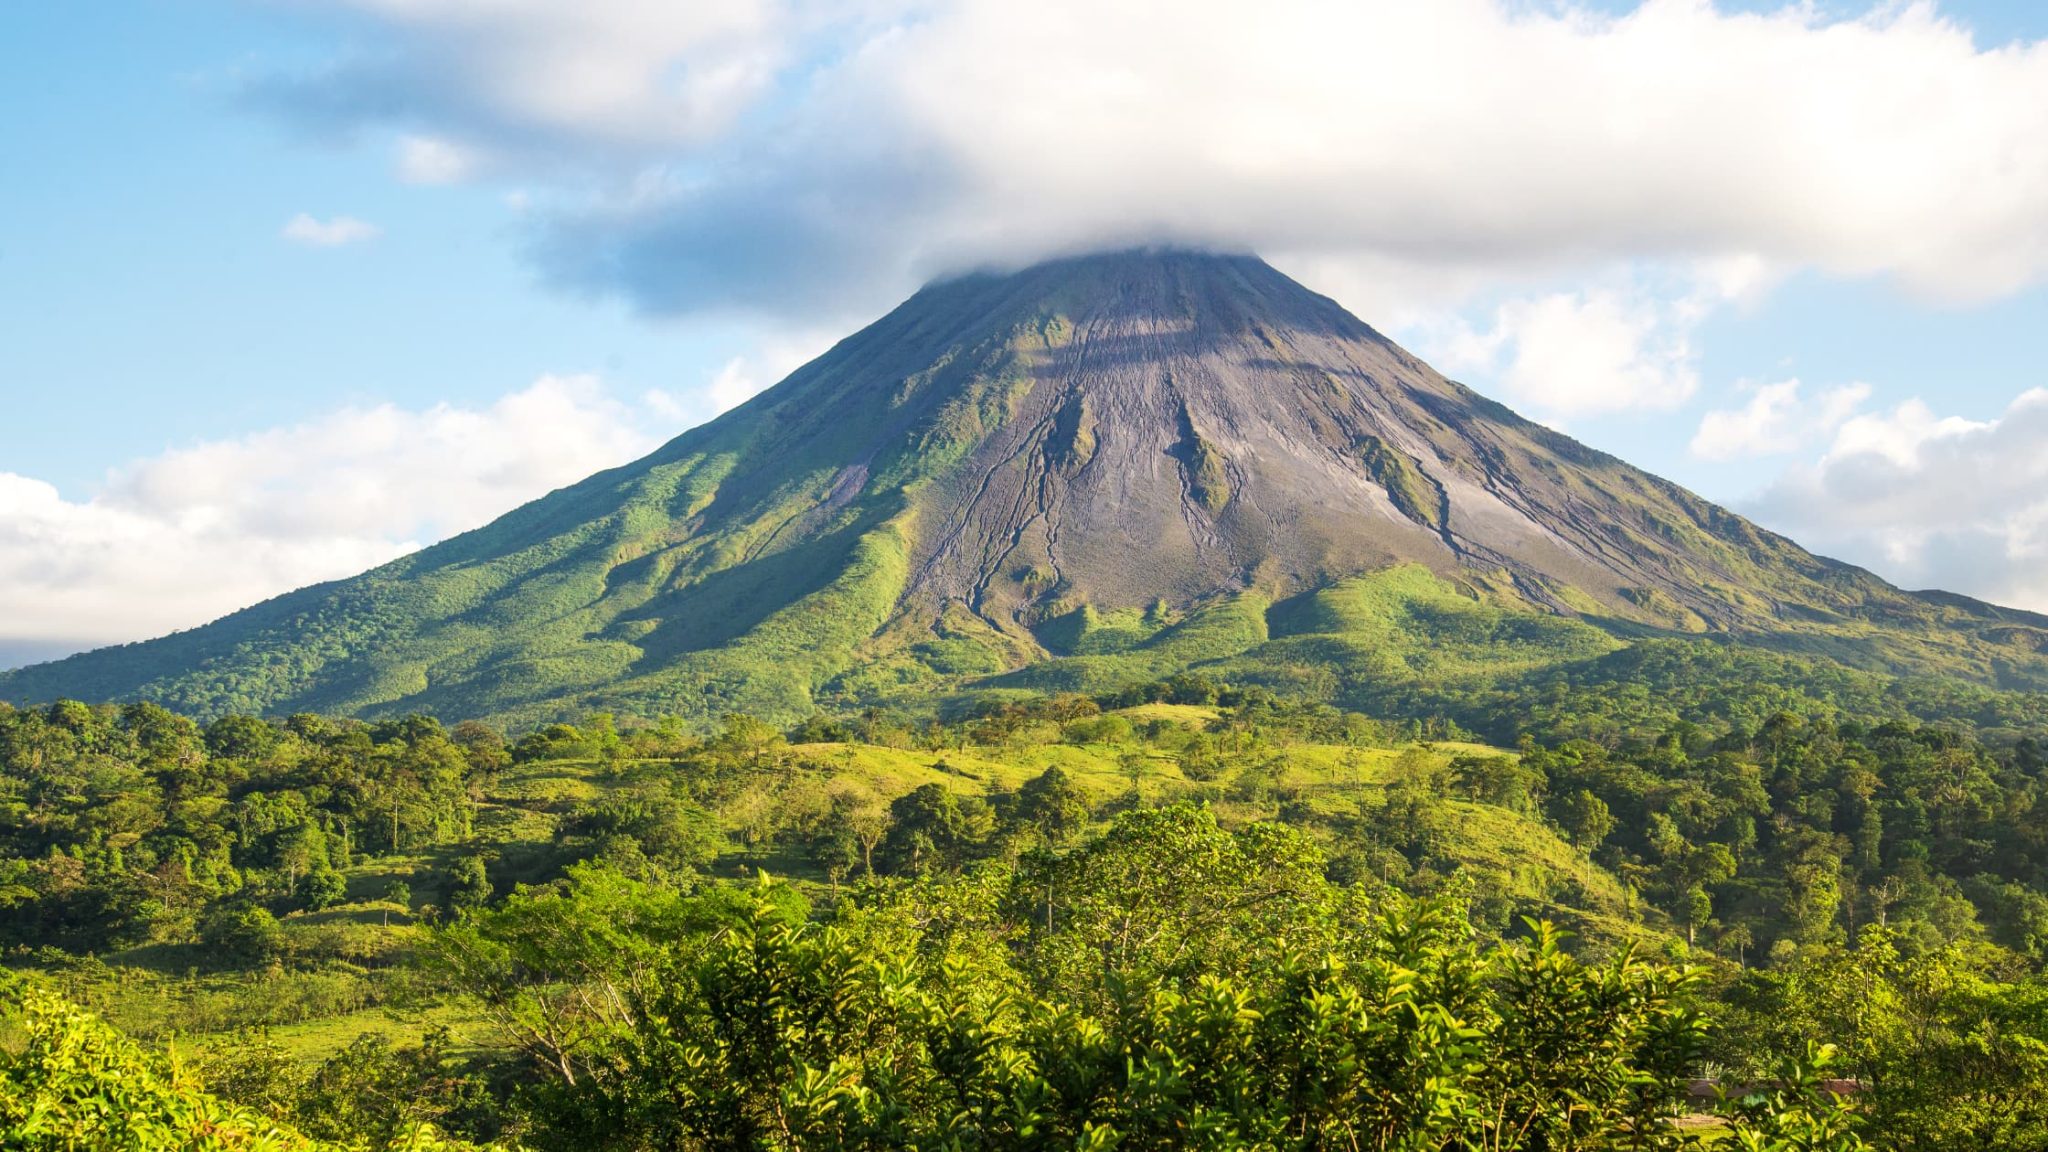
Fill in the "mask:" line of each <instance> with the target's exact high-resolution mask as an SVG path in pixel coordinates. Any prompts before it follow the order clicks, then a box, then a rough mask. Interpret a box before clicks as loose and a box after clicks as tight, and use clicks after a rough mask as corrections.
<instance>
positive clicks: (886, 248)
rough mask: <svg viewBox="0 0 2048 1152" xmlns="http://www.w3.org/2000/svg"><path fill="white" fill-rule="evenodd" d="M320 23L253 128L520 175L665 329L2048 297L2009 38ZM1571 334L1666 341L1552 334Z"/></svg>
mask: <svg viewBox="0 0 2048 1152" xmlns="http://www.w3.org/2000/svg"><path fill="white" fill-rule="evenodd" d="M325 3H326V4H327V5H328V6H330V7H334V8H340V9H344V10H346V11H348V12H351V13H353V14H354V15H355V16H356V18H358V19H359V20H361V21H362V22H363V24H364V28H365V34H364V43H366V44H368V45H370V46H371V48H370V49H369V50H366V51H364V52H362V53H361V54H359V55H358V56H356V57H351V58H349V59H347V60H342V61H337V62H334V63H333V64H331V65H330V66H329V67H328V68H326V69H325V70H322V71H319V72H316V73H313V74H308V75H299V76H293V77H283V78H274V79H273V80H271V81H270V82H268V83H267V84H265V85H264V86H263V87H262V88H261V89H260V91H259V92H258V96H259V98H261V99H264V100H266V101H267V102H268V103H269V104H270V105H271V106H273V107H277V108H281V109H284V110H286V111H287V112H288V113H289V114H291V115H293V116H296V117H298V118H299V119H300V120H301V121H303V122H307V123H313V124H324V125H327V126H329V127H337V128H355V127H363V126H372V125H389V126H394V127H396V128H398V129H400V130H403V131H407V132H422V133H425V134H427V135H429V136H431V137H432V138H433V139H435V140H437V141H443V142H445V143H447V144H448V145H449V146H451V147H460V148H470V149H480V150H484V151H488V152H489V153H490V154H492V155H493V156H497V157H504V158H506V163H507V165H508V167H507V168H506V169H505V170H506V171H517V170H519V168H520V166H521V165H524V167H525V171H526V172H527V173H528V177H527V178H537V179H539V180H541V181H542V182H544V183H546V184H547V185H548V187H549V188H550V189H551V192H552V194H551V195H550V196H549V197H548V199H547V202H546V203H545V205H544V206H543V208H542V210H540V211H537V212H536V213H534V214H533V217H532V222H531V225H530V226H531V227H532V228H533V229H534V231H533V234H532V238H531V239H532V251H533V254H534V256H535V258H536V259H537V260H538V262H539V264H540V265H541V267H542V268H543V270H544V271H545V272H546V273H547V274H548V275H549V276H550V277H551V278H552V279H553V280H554V281H555V282H557V283H559V284H562V285H566V286H569V287H572V288H576V289H579V290H583V291H588V292H593V293H604V294H618V295H621V296H624V297H626V298H628V299H630V300H632V301H634V302H636V303H637V304H639V305H640V306H641V307H643V308H646V309H649V310H653V311H660V312H684V311H692V310H700V309H705V308H719V307H745V308H751V309H757V310H767V311H783V312H785V313H790V314H809V313H810V312H812V311H814V310H815V309H817V308H818V307H819V306H820V305H822V304H840V305H848V304H849V303H854V302H857V303H860V304H862V305H866V304H869V303H872V302H873V301H875V300H879V299H886V298H888V297H889V296H892V295H894V294H897V293H898V292H900V291H901V289H902V287H903V286H904V284H905V283H907V282H908V281H910V280H913V279H915V278H918V277H921V276H924V275H928V274H931V273H934V272H937V271H942V270H949V269H952V268H957V267H960V266H962V265H965V264H972V263H979V262H1004V261H1018V260H1024V259H1029V258H1034V257H1038V256H1042V255H1046V254H1049V253H1053V252H1058V251H1067V250H1072V249H1077V248H1086V247H1094V246H1101V245H1105V244H1122V243H1131V242H1134V241H1156V240H1179V241H1183V242H1189V243H1207V244H1215V245H1222V246H1230V247H1253V248H1257V249H1259V250H1261V251H1265V252H1269V253H1275V254H1280V255H1282V256H1285V257H1288V258H1291V259H1300V260H1309V259H1325V260H1327V259H1342V260H1346V261H1351V262H1354V263H1360V264H1375V265H1380V266H1405V267H1411V268H1412V267H1423V266H1426V267H1432V268H1437V269H1458V268H1464V269H1472V270H1480V271H1483V272H1486V273H1488V274H1491V273H1494V272H1498V271H1499V270H1501V269H1518V270H1524V271H1528V270H1534V271H1536V272H1537V273H1542V272H1546V271H1548V272H1555V271H1557V270H1559V269H1571V268H1583V267H1598V266H1602V265H1603V264H1606V263H1609V262H1613V261H1636V260H1642V259H1658V260H1669V261H1673V262H1678V263H1683V262H1687V261H1693V260H1697V259H1700V258H1720V257H1736V258H1745V259H1751V260H1757V261H1762V262H1765V263H1768V264H1770V265H1771V266H1774V267H1780V268H1787V269H1796V268H1802V267H1814V268H1819V269H1822V270H1824V271H1826V272H1829V273H1833V274H1839V275H1849V276H1869V275H1881V276H1888V277H1893V278H1896V279H1897V280H1898V281H1899V282H1901V283H1903V284H1905V285H1906V286H1908V287H1909V288H1910V289H1912V290H1914V291H1917V292H1921V293H1926V294H1929V295H1931V296H1936V297H1941V298H1945V299H1957V300H1971V299H1981V298H1987V297H1993V296H1997V295H2000V294H2004V293H2009V292H2011V291H2014V290H2016V289H2019V288H2021V287H2024V286H2026V285H2029V284H2032V283H2036V282H2038V281H2040V280H2041V279H2042V278H2043V275H2044V273H2048V46H2044V45H2042V44H2016V45H2010V46H2004V47H1996V48H1990V47H1979V46H1978V45H1977V44H1976V43H1975V42H1974V41H1973V39H1972V37H1971V35H1970V32H1969V31H1968V29H1967V28H1966V27H1964V26H1962V25H1961V24H1959V23H1957V22H1955V21H1953V20H1950V19H1948V18H1947V17H1946V16H1945V15H1944V14H1943V12H1942V11H1941V10H1940V9H1939V8H1938V7H1937V6H1936V5H1934V4H1932V3H1911V4H1903V5H1902V4H1882V5H1873V10H1872V11H1871V12H1870V13H1869V14H1867V15H1863V16H1860V17H1849V18H1843V17H1837V16H1833V15H1828V14H1826V10H1824V9H1823V7H1822V6H1817V5H1788V6H1787V7H1786V8H1785V9H1784V10H1783V11H1780V12H1776V13H1770V14H1751V13H1735V12H1723V11H1720V10H1718V9H1717V8H1716V7H1715V6H1714V5H1713V4H1712V3H1710V2H1708V0H1647V2H1645V3H1643V4H1642V5H1641V6H1640V7H1638V8H1636V9H1635V10H1633V11H1631V12H1628V13H1626V14H1623V15H1620V16H1611V15H1603V14H1596V13H1593V12H1591V11H1588V10H1584V9H1580V8H1577V7H1574V6H1572V5H1570V4H1568V3H1567V4H1558V5H1552V4H1545V5H1528V4H1523V3H1510V2H1508V0H1437V2H1434V3H1430V4H1412V3H1405V2H1396V0H1368V2H1364V3H1356V2H1348V0H1346V2H1339V0H1272V2H1271V3H1268V4H1264V5H1261V6H1260V8H1259V11H1258V13H1257V16H1256V18H1251V17H1249V16H1248V15H1247V12H1246V10H1245V9H1243V8H1241V7H1237V6H1231V5H1194V6H1187V5H1184V6H1181V7H1178V8H1176V9H1174V10H1173V12H1172V14H1171V18H1170V19H1169V18H1165V17H1164V16H1162V12H1161V10H1160V8H1159V7H1158V6H1157V5H1156V4H1152V3H1142V2H1139V0H1086V2H1083V0H1044V2H1043V3H1038V4H1015V3H1011V2H1009V0H961V2H958V3H944V4H939V3H921V2H916V0H814V2H810V3H803V2H795V0H787V2H777V0H721V2H713V3H705V4H693V5H646V4H639V3H632V2H629V0H595V2H593V3H588V4H579V5H574V6H563V5H557V4H551V3H545V2H543V0H510V2H508V3H504V4H492V5H479V4H475V3H473V2H471V0H325ZM565 173H567V174H565ZM1567 313H1572V314H1574V319H1572V320H1567V321H1563V322H1567V323H1579V324H1582V325H1593V326H1595V327H1597V328H1599V329H1600V330H1602V331H1605V332H1608V333H1609V334H1610V336H1613V335H1614V334H1616V333H1621V332H1624V331H1625V330H1628V329H1631V328H1635V327H1639V326H1640V320H1639V318H1637V317H1634V316H1631V315H1630V314H1629V313H1628V312H1627V310H1626V309H1621V308H1618V307H1615V306H1613V305H1612V304H1611V302H1602V301H1599V300H1582V301H1578V302H1572V301H1563V300H1551V301H1548V302H1545V303H1544V304H1543V305H1542V306H1541V307H1538V308H1536V309H1534V310H1533V311H1532V313H1531V314H1530V315H1529V316H1527V317H1525V318H1524V319H1525V320H1526V322H1527V323H1530V324H1536V325H1541V324H1545V323H1549V322H1554V321H1555V319H1556V318H1557V317H1561V316H1564V315H1566V314H1567ZM1652 358H1653V359H1654V358H1655V357H1654V353H1653V357H1652ZM1543 359H1544V358H1543V357H1542V356H1541V355H1539V356H1538V357H1537V360H1536V361H1534V362H1532V364H1531V367H1530V369H1529V371H1530V372H1532V373H1534V372H1543V371H1547V370H1549V369H1546V368H1545V367H1544V366H1543V363H1542V361H1543ZM1555 367H1556V368H1557V369H1561V370H1566V371H1576V370H1577V369H1578V368H1579V367H1581V365H1577V364H1572V363H1561V364H1557V365H1556V366H1555ZM1630 370H1631V371H1634V372H1635V375H1634V377H1633V378H1634V379H1635V380H1636V381H1637V383H1638V384H1639V385H1645V386H1648V387H1651V388H1652V389H1653V390H1654V391H1656V392H1658V393H1659V394H1663V395H1669V394H1672V393H1675V392H1682V391H1683V390H1684V388H1685V386H1686V385H1685V381H1684V378H1683V375H1682V373H1678V374H1674V373H1673V372H1672V371H1671V370H1669V369H1668V368H1656V367H1654V366H1645V365H1642V364H1635V365H1634V366H1633V367H1632V368H1631V369H1630ZM1645 371H1647V372H1650V373H1652V375H1651V376H1649V377H1645V376H1644V375H1642V373H1643V372H1645Z"/></svg>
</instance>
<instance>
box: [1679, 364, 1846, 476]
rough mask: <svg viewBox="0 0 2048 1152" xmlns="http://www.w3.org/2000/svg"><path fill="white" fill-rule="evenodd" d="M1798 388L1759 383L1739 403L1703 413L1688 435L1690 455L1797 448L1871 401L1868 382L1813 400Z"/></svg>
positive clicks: (1718, 456) (1717, 456)
mask: <svg viewBox="0 0 2048 1152" xmlns="http://www.w3.org/2000/svg"><path fill="white" fill-rule="evenodd" d="M1799 388H1800V385H1799V381H1797V380H1781V381H1779V382H1777V383H1775V384H1764V385H1760V386H1757V387H1756V388H1755V390H1754V392H1753V393H1752V395H1751V396H1750V399H1749V403H1747V404H1745V405H1743V406H1742V407H1740V408H1719V409H1715V410H1714V411H1711V412H1708V413H1707V414H1706V415H1705V416H1704V417H1702V418H1701V419H1700V427H1699V431H1698V432H1696V433H1694V435H1693V438H1692V453H1693V455H1695V456H1698V457H1700V458H1701V459H1703V460H1733V459H1735V458H1737V457H1741V456H1775V455H1782V454H1783V453H1786V452H1793V451H1797V450H1798V449H1800V448H1802V447H1805V446H1807V445H1810V444H1813V443H1815V442H1816V441H1817V440H1820V439H1824V438H1825V437H1827V436H1828V435H1830V434H1832V433H1833V432H1834V431H1835V430H1836V429H1837V428H1840V427H1842V425H1843V424H1844V423H1845V422H1847V421H1848V420H1849V418H1850V416H1852V415H1853V414H1854V413H1855V411H1856V409H1858V408H1860V407H1862V405H1863V402H1864V401H1866V400H1868V399H1870V385H1868V384H1844V385H1841V386H1840V387H1837V388H1830V389H1828V390H1827V391H1826V392H1823V393H1821V395H1820V398H1819V399H1818V400H1815V401H1806V400H1803V399H1801V398H1800V395H1799Z"/></svg>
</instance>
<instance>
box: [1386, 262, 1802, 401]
mask: <svg viewBox="0 0 2048 1152" xmlns="http://www.w3.org/2000/svg"><path fill="white" fill-rule="evenodd" d="M1772 279H1774V277H1773V276H1772V275H1771V274H1770V273H1768V272H1767V271H1766V270H1765V269H1764V268H1763V267H1762V266H1761V265H1760V264H1758V263H1756V262H1754V261H1703V262H1698V263H1695V264H1693V265H1691V266H1689V267H1687V268H1686V269H1684V270H1683V271H1682V272H1680V273H1676V274H1672V273H1665V274H1662V275H1653V274H1651V273H1650V272H1649V271H1648V270H1629V269H1623V270H1621V271H1619V272H1611V273H1608V274H1605V275H1599V276H1594V277H1592V278H1591V283H1590V284H1588V285H1585V286H1581V287H1577V288H1569V289H1558V288H1552V289H1547V290H1541V291H1536V292H1533V293H1528V294H1517V295H1511V296H1509V297H1508V298H1507V299H1505V300H1501V301H1498V302H1497V303H1495V304H1493V305H1492V306H1491V307H1482V308H1481V309H1480V311H1482V312H1484V313H1485V314H1486V315H1485V318H1484V320H1483V321H1482V322H1481V323H1478V324H1475V323H1473V322H1472V321H1471V320H1469V319H1467V318H1466V317H1465V316H1463V315H1460V314H1459V313H1458V312H1457V311H1456V310H1455V309H1447V308H1442V307H1437V308H1430V307H1426V306H1425V307H1416V306H1414V305H1413V304H1411V305H1410V306H1409V307H1407V308H1392V309H1390V311H1392V312H1393V313H1394V315H1395V318H1396V321H1397V323H1396V324H1394V325H1393V326H1392V330H1393V331H1395V332H1396V333H1398V334H1399V335H1400V336H1401V337H1402V338H1403V339H1404V340H1405V341H1407V342H1408V343H1410V344H1411V345H1412V346H1413V347H1414V348H1415V349H1416V351H1417V352H1419V353H1420V354H1421V355H1422V356H1423V357H1424V358H1425V359H1428V360H1429V361H1431V362H1432V363H1433V364H1435V365H1436V366H1437V367H1438V368H1440V369H1442V370H1443V371H1445V372H1447V373H1449V374H1450V375H1452V376H1459V377H1464V378H1467V379H1478V380H1482V381H1484V382H1486V384H1487V385H1488V390H1489V391H1493V392H1496V393H1497V394H1499V395H1500V396H1501V397H1502V398H1503V399H1505V400H1508V401H1510V402H1513V403H1515V404H1519V405H1522V406H1524V407H1526V408H1527V409H1528V411H1529V412H1530V413H1531V414H1532V416H1534V417H1535V418H1536V419H1539V420H1543V421H1545V422H1548V423H1553V424H1555V423H1557V422H1559V421H1561V420H1565V419H1571V418H1576V417H1582V416H1593V415H1600V414H1603V413H1612V412H1620V411H1625V410H1631V409H1647V410H1668V409H1672V408H1676V407H1678V406H1679V405H1681V404H1683V403H1685V402H1686V401H1687V400H1688V399H1690V398H1691V397H1692V395H1693V393H1694V392H1695V391H1697V390H1698V387H1699V371H1698V365H1697V359H1698V354H1697V348H1696V346H1695V342H1694V339H1693V337H1694V333H1695V332H1696V331H1697V329H1698V328H1699V326H1700V325H1701V324H1702V323H1704V322H1705V321H1706V319H1707V318H1708V317H1710V316H1712V315H1713V314H1714V313H1715V312H1716V311H1718V310H1720V309H1722V308H1726V307H1730V306H1742V305H1746V304H1748V303H1750V302H1753V300H1754V299H1755V298H1756V296H1757V295H1758V293H1759V292H1760V291H1761V290H1762V286H1763V285H1766V284H1768V283H1769V282H1770V281H1771V280H1772Z"/></svg>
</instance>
